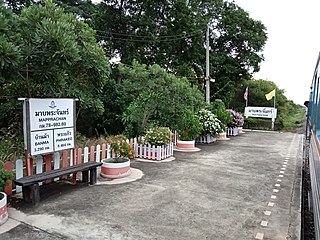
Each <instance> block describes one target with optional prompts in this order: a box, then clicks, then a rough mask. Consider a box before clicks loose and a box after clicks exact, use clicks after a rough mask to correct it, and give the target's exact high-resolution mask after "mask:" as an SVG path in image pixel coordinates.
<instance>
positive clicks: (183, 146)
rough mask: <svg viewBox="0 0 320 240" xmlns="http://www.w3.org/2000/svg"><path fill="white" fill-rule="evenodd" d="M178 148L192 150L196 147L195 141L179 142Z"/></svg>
mask: <svg viewBox="0 0 320 240" xmlns="http://www.w3.org/2000/svg"><path fill="white" fill-rule="evenodd" d="M176 146H177V148H179V149H192V148H194V147H195V140H192V141H182V140H177V145H176Z"/></svg>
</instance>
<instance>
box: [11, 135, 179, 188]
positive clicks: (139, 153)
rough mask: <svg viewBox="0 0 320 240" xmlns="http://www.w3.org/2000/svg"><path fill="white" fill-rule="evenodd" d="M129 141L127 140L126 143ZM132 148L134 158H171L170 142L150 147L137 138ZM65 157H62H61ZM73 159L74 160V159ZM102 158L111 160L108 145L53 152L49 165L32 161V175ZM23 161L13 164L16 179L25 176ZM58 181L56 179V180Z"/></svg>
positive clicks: (171, 148)
mask: <svg viewBox="0 0 320 240" xmlns="http://www.w3.org/2000/svg"><path fill="white" fill-rule="evenodd" d="M129 142H130V141H129V140H128V143H129ZM133 148H134V151H135V157H137V158H147V159H152V160H163V159H165V158H168V157H171V156H173V143H172V142H171V143H170V144H169V145H167V146H161V147H160V146H158V147H156V146H151V145H145V144H139V143H138V140H137V138H135V139H133ZM74 151H75V152H74ZM64 154H65V155H66V156H63V155H64ZM74 158H75V159H74ZM104 158H111V151H110V146H109V145H108V144H102V145H99V144H98V145H96V146H91V147H85V148H83V149H82V148H77V149H70V150H64V151H62V152H55V153H54V154H53V160H52V162H50V163H46V161H45V159H44V158H43V156H41V155H38V156H36V158H35V159H34V168H33V174H38V173H42V172H45V171H46V168H47V166H46V164H49V165H50V166H49V169H51V170H53V169H60V168H63V167H65V166H73V165H74V164H79V163H86V162H89V161H96V162H100V161H101V160H102V159H104ZM24 163H25V160H22V159H18V160H16V163H15V173H16V179H19V178H22V177H23V176H25V175H26V174H25V168H26V167H25V165H24ZM57 180H58V179H57ZM21 191H22V188H21V187H20V186H16V192H17V193H18V192H21Z"/></svg>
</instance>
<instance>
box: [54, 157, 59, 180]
mask: <svg viewBox="0 0 320 240" xmlns="http://www.w3.org/2000/svg"><path fill="white" fill-rule="evenodd" d="M59 168H60V153H59V152H55V153H54V154H53V169H59ZM58 180H59V178H55V179H54V181H58Z"/></svg>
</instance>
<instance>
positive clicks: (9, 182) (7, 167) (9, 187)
mask: <svg viewBox="0 0 320 240" xmlns="http://www.w3.org/2000/svg"><path fill="white" fill-rule="evenodd" d="M3 168H4V170H6V171H10V172H12V162H5V163H4V164H3ZM4 192H5V193H6V194H7V195H8V196H11V195H12V180H11V179H10V180H7V186H5V187H4Z"/></svg>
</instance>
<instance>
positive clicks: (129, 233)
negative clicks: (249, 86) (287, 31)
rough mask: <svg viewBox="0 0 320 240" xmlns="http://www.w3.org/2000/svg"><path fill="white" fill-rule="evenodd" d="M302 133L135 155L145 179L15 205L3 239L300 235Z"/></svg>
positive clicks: (242, 239) (216, 239) (239, 239)
mask: <svg viewBox="0 0 320 240" xmlns="http://www.w3.org/2000/svg"><path fill="white" fill-rule="evenodd" d="M302 139H303V135H299V134H293V133H274V132H272V133H269V132H263V133H262V132H251V131H246V134H242V135H240V136H236V137H233V138H232V139H231V141H218V142H216V143H215V144H214V145H201V146H199V147H200V148H201V151H200V152H194V153H184V152H175V153H174V157H175V158H176V160H175V161H172V162H164V163H161V164H150V163H146V162H139V161H134V162H133V163H132V167H133V168H134V169H138V170H140V171H142V172H143V173H144V176H143V177H142V178H141V179H139V180H137V181H133V182H127V183H123V184H116V185H109V184H97V185H95V186H81V185H80V186H78V187H72V188H70V189H63V190H60V189H59V191H58V192H57V193H55V194H52V195H51V196H49V197H48V198H45V199H43V200H42V201H41V202H40V205H39V207H37V208H33V207H31V206H28V205H25V204H21V203H20V204H15V205H13V206H11V208H10V210H9V211H10V213H9V221H8V223H10V226H12V227H11V228H9V227H8V225H7V224H5V225H4V226H1V227H0V239H1V240H6V239H10V240H11V239H35V240H38V239H39V240H40V239H41V240H42V239H50V240H51V239H104V240H120V239H121V240H128V239H130V240H150V239H157V240H167V239H168V240H181V239H183V240H195V239H199V240H200V239H201V240H202V239H209V240H247V239H266V240H270V239H272V240H279V239H291V240H293V239H299V235H300V232H299V229H300V181H301V176H300V173H301V171H300V170H301V160H302ZM12 202H13V201H12ZM13 207H15V208H13Z"/></svg>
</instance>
